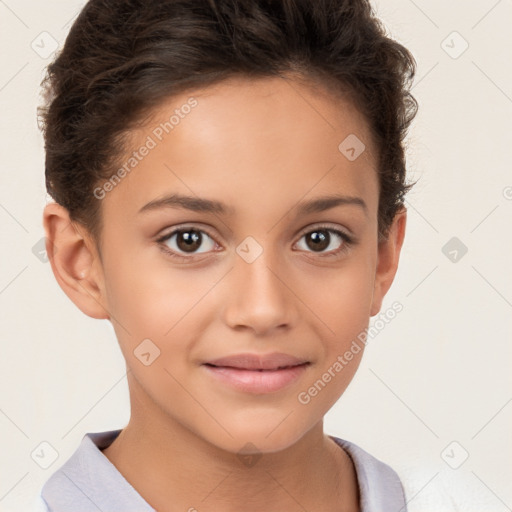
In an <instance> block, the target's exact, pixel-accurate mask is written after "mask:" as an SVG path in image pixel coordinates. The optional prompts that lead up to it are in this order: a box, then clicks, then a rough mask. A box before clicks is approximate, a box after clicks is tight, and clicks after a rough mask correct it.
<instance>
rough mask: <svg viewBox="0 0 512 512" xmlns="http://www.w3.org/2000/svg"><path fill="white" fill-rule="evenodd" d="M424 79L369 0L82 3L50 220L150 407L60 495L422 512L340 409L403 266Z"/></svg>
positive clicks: (75, 465) (63, 475) (49, 177)
mask: <svg viewBox="0 0 512 512" xmlns="http://www.w3.org/2000/svg"><path fill="white" fill-rule="evenodd" d="M414 72H415V61H414V58H413V57H412V55H411V54H410V53H409V52H408V50H407V49H405V48H404V47H403V46H401V45H400V44H399V43H397V42H396V41H393V40H391V39H390V38H388V37H387V36H386V34H385V30H384V28H383V26H382V25H381V23H380V22H379V21H378V20H377V19H376V17H375V15H374V13H373V10H372V8H371V6H370V4H369V2H368V1H366V0H336V1H335V0H278V1H277V0H276V1H268V0H253V1H248V0H195V1H194V2H192V1H190V0H90V1H89V2H88V3H87V4H86V5H85V7H84V8H83V10H82V12H81V13H80V15H79V16H78V18H77V19H76V21H75V22H74V24H73V26H72V28H71V31H70V33H69V35H68V37H67V39H66V42H65V45H64V47H63V49H62V51H61V52H60V53H59V55H58V56H57V58H56V60H55V61H54V62H53V63H52V64H51V65H50V66H49V67H48V74H47V77H46V80H45V87H46V89H45V90H46V103H45V105H44V107H43V109H42V122H43V128H44V136H45V143H46V184H47V190H48V192H49V194H50V195H51V196H52V198H53V199H54V200H55V202H52V203H50V204H48V205H47V206H46V208H45V211H44V216H43V223H44V228H45V233H46V238H47V251H48V256H49V258H50V261H51V265H52V270H53V272H54V274H55V277H56V279H57V281H58V283H59V285H60V286H61V287H62V289H63V290H64V292H65V293H66V294H67V295H68V296H69V298H70V299H71V300H72V301H73V302H74V303H75V304H76V305H77V307H78V308H80V310H81V311H83V312H84V313H85V314H86V315H88V316H90V317H92V318H97V319H107V320H109V321H110V322H111V323H112V326H113V328H114V330H115V333H116V336H117V340H118V343H119V346H120V349H121V351H122V353H123V356H124V358H125V360H126V368H127V379H128V384H129V392H130V402H131V417H130V421H129V423H128V425H126V426H125V427H124V428H123V429H119V430H114V431H108V432H97V433H88V434H86V435H85V436H84V438H83V441H82V443H81V445H80V446H79V447H78V448H77V450H76V452H75V453H74V454H73V455H72V457H71V458H70V459H69V460H67V461H66V462H65V464H64V465H62V466H61V467H60V468H59V469H58V470H57V471H56V472H55V473H54V474H53V475H52V476H51V477H50V478H49V480H48V481H47V482H46V484H45V485H44V487H43V489H42V492H41V500H40V506H41V510H51V511H53V512H72V511H80V512H85V511H97V510H102V511H105V512H106V511H110V512H114V511H116V512H117V511H119V512H135V511H136V512H142V511H148V512H149V511H152V510H158V511H159V512H174V511H190V512H192V511H199V512H206V511H215V512H228V511H234V510H240V509H242V508H243V509H244V510H245V511H261V510H265V511H267V512H272V511H277V510H279V511H281V510H286V511H304V510H308V511H325V512H330V511H363V512H375V511H393V512H398V511H399V510H405V509H406V498H405V496H404V492H403V488H402V484H401V482H400V479H399V477H398V475H397V474H396V472H395V471H394V470H393V469H391V468H390V467H389V466H387V465H386V464H384V463H383V462H381V461H379V460H377V459H376V458H375V457H373V456H372V455H370V454H369V453H367V452H366V451H364V450H363V449H362V448H360V447H358V446H356V445H355V444H353V443H351V442H350V441H347V440H343V439H339V438H337V437H334V436H329V435H327V434H325V433H324V431H323V417H324V415H325V414H326V413H327V411H328V410H329V409H330V408H331V407H332V406H333V405H334V403H335V402H336V401H337V400H338V398H339V397H340V396H341V395H342V394H343V392H344V391H345V389H346V388H347V386H348V385H349V383H350V381H351V380H352V378H353V376H354V374H355V372H356V370H357V368H358V365H359V363H360V361H361V357H362V354H363V352H364V348H365V344H366V336H365V334H366V329H367V327H368V324H369V319H370V317H372V316H375V315H377V314H378V313H379V312H380V310H381V306H382V301H383V298H384V296H385V294H386V293H387V291H388V290H389V288H390V286H391V284H392V282H393V279H394V276H395V273H396V270H397V266H398V261H399V255H400V250H401V247H402V243H403V239H404V233H405V223H406V210H405V207H404V205H403V198H404V195H405V193H406V192H407V191H408V190H409V188H410V187H411V186H412V185H411V184H406V182H405V178H406V167H405V156H404V148H403V144H402V141H403V139H404V136H405V134H406V130H407V128H408V126H409V124H410V122H411V121H412V119H413V118H414V115H415V114H416V110H417V103H416V101H415V100H414V98H413V97H412V96H411V94H410V92H409V91H408V85H409V83H410V82H411V81H412V78H413V77H414Z"/></svg>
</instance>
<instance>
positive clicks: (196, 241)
mask: <svg viewBox="0 0 512 512" xmlns="http://www.w3.org/2000/svg"><path fill="white" fill-rule="evenodd" d="M202 239H203V237H202V236H201V232H200V231H196V230H195V229H190V230H188V231H178V232H177V233H176V245H177V246H178V249H180V251H185V252H194V251H196V250H197V249H198V248H199V247H200V246H201V242H202Z"/></svg>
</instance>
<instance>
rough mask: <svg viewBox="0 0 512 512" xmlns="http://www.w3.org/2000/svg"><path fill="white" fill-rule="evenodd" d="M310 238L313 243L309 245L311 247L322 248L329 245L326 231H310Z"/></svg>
mask: <svg viewBox="0 0 512 512" xmlns="http://www.w3.org/2000/svg"><path fill="white" fill-rule="evenodd" d="M310 240H313V241H314V242H315V244H314V245H313V246H312V247H311V248H312V249H315V248H316V249H318V250H322V249H325V248H326V247H329V234H328V233H327V231H320V230H319V231H313V232H312V233H310Z"/></svg>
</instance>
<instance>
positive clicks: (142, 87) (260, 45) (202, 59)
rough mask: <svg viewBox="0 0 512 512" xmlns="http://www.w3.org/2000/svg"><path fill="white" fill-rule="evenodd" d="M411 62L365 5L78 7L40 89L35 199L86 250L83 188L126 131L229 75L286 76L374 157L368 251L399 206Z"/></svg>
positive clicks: (230, 2) (91, 184)
mask: <svg viewBox="0 0 512 512" xmlns="http://www.w3.org/2000/svg"><path fill="white" fill-rule="evenodd" d="M415 71H416V62H415V60H414V57H413V56H412V54H411V53H410V52H409V51H408V50H407V49H406V48H405V47H404V46H402V45H401V44H399V43H398V42H397V41H395V40H393V39H391V38H390V37H388V36H387V33H386V29H385V27H384V26H383V24H382V23H381V22H380V20H378V19H377V17H376V15H375V13H374V11H373V9H372V7H371V5H370V2H369V1H368V0H194V1H192V0H89V2H87V4H86V5H85V6H84V8H83V9H82V11H81V12H80V14H79V16H78V17H77V19H76V20H75V21H74V23H73V25H72V27H71V29H70V31H69V34H68V36H67V38H66V41H65V44H64V46H63V48H62V49H61V50H60V52H59V53H58V54H57V55H56V58H55V59H54V60H53V61H52V62H51V63H50V64H49V65H48V67H47V69H46V75H45V77H44V79H43V81H42V82H41V85H42V86H43V97H44V104H43V105H42V106H40V107H39V108H38V114H39V116H40V119H39V120H40V126H41V130H42V131H43V135H44V139H45V151H46V159H45V176H46V189H47V192H48V193H49V194H50V196H51V197H52V198H53V199H54V200H55V201H56V202H57V203H59V204H60V205H62V206H64V207H65V208H66V209H67V210H68V212H69V215H70V219H71V220H72V221H74V222H78V223H80V224H81V225H83V226H85V227H86V228H87V229H88V231H89V232H90V234H91V235H92V236H93V238H94V240H95V242H96V244H97V245H98V247H99V246H100V244H99V242H100V233H101V229H102V217H101V201H98V199H97V198H96V197H95V195H94V194H93V190H94V189H95V187H96V186H97V185H98V184H99V183H102V182H105V180H106V179H108V177H109V176H110V175H111V174H112V173H111V169H112V168H114V167H116V166H117V165H118V164H119V162H120V161H121V160H120V159H121V157H122V155H123V154H124V152H125V150H126V147H127V146H126V145H127V143H128V140H129V134H130V130H131V129H133V128H134V127H135V126H137V125H138V124H140V123H141V122H143V120H144V119H146V118H147V116H148V113H149V112H151V111H152V109H154V108H157V107H158V105H159V104H162V102H163V101H165V100H167V99H168V98H170V97H172V96H173V95H176V94H180V93H183V92H186V91H187V90H193V89H196V88H199V87H207V86H209V85H213V84H215V83H218V82H221V81H222V80H225V79H227V78H230V77H233V76H242V77H246V78H249V79H251V78H265V77H275V76H283V75H284V74H286V73H290V72H291V73H293V74H297V75H298V76H300V77H303V78H304V79H309V80H310V81H313V82H316V83H320V84H323V85H325V86H326V88H327V89H329V90H331V91H334V92H336V91H338V92H340V94H341V93H343V94H345V97H348V98H350V101H352V102H353V104H354V105H355V106H356V108H358V110H359V111H360V112H361V113H362V114H363V115H364V116H365V119H366V120H367V122H368V124H369V128H370V131H371V133H372V136H373V138H374V141H375V143H376V146H377V157H376V158H377V172H378V181H379V207H378V227H379V240H382V239H385V238H387V236H388V234H389V227H390V225H391V223H392V221H393V219H394V217H395V215H396V213H397V212H398V210H399V209H400V208H401V207H402V206H403V200H404V196H405V194H406V193H407V192H408V191H409V189H410V188H411V187H412V186H413V185H414V183H413V184H406V163H405V150H404V139H405V136H406V133H407V129H408V126H409V124H410V123H411V121H412V120H413V119H414V117H415V115H416V113H417V110H418V104H417V101H416V100H415V98H414V97H413V96H412V94H411V93H410V87H409V85H410V83H411V82H412V79H413V78H414V75H415Z"/></svg>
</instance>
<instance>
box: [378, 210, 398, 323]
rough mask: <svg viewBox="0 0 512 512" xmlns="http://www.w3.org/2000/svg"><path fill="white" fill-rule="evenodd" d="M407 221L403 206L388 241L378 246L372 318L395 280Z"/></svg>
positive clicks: (392, 226)
mask: <svg viewBox="0 0 512 512" xmlns="http://www.w3.org/2000/svg"><path fill="white" fill-rule="evenodd" d="M406 221H407V209H406V208H405V206H403V207H402V209H401V210H399V211H398V213H397V214H396V215H395V218H394V219H393V223H392V225H391V227H390V229H389V236H388V238H387V240H385V241H383V242H380V243H379V245H378V249H377V251H378V253H377V268H376V272H375V283H374V290H373V299H372V306H371V310H370V316H375V315H376V314H377V313H378V312H379V311H380V310H381V307H382V301H383V300H384V297H385V295H386V293H387V292H388V290H389V288H390V287H391V284H392V283H393V280H394V278H395V275H396V271H397V269H398V261H399V259H400V251H401V249H402V244H403V241H404V237H405V225H406Z"/></svg>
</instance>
